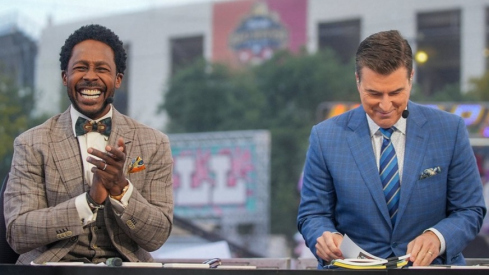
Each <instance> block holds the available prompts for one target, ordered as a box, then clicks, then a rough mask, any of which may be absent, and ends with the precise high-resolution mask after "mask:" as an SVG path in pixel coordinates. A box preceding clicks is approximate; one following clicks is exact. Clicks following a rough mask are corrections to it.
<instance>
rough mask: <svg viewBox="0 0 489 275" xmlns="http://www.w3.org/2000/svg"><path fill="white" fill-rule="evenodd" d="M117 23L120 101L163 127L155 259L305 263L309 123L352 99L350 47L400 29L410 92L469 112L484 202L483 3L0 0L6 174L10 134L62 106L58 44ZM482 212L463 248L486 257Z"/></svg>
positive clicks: (488, 154) (486, 43)
mask: <svg viewBox="0 0 489 275" xmlns="http://www.w3.org/2000/svg"><path fill="white" fill-rule="evenodd" d="M92 23H95V24H101V25H104V26H106V27H108V28H110V29H112V30H113V31H114V32H115V33H116V34H118V35H119V37H120V38H121V40H122V41H123V42H124V44H125V48H126V51H127V54H128V66H127V70H126V72H125V75H124V79H123V85H122V87H121V88H120V89H119V90H117V92H116V96H115V101H114V105H115V107H116V108H117V109H118V110H119V111H121V112H122V113H124V114H127V115H129V116H131V117H133V118H135V119H136V120H138V121H140V122H142V123H145V124H147V125H149V126H152V127H154V128H157V129H159V130H161V131H163V132H165V133H167V134H168V135H169V136H170V141H171V144H172V153H173V156H174V160H175V168H174V195H175V229H174V231H173V232H172V236H171V237H170V239H169V241H168V242H167V243H166V244H165V245H164V246H163V247H162V248H161V249H160V250H158V251H156V252H154V256H155V257H157V258H158V257H159V258H176V257H184V258H209V257H222V258H226V257H227V258H231V257H270V258H280V257H310V256H311V255H310V253H309V252H308V250H307V249H304V247H303V244H302V241H303V240H302V237H301V236H300V234H298V233H297V227H296V222H295V220H296V215H297V208H298V203H299V199H300V197H299V193H300V187H301V172H302V166H303V164H304V159H305V153H306V150H307V146H308V137H309V132H310V129H311V127H312V126H313V125H314V124H316V123H318V122H320V121H322V120H324V119H326V118H329V117H331V116H334V115H337V114H340V113H342V112H345V111H347V110H349V109H351V108H354V107H356V106H358V103H359V97H358V94H357V90H356V86H355V79H354V56H355V52H356V48H357V46H358V44H359V43H360V41H362V40H363V39H364V38H365V37H367V36H368V35H370V34H372V33H375V32H378V31H383V30H390V29H397V30H399V31H400V32H401V34H402V35H403V36H404V37H405V38H406V39H407V40H408V41H409V43H410V44H411V46H412V48H413V51H414V53H415V59H416V63H415V78H414V83H415V85H414V88H413V91H412V93H411V99H412V100H414V101H417V102H419V103H421V104H426V105H430V106H432V107H433V108H440V109H443V110H446V111H448V112H453V113H456V114H458V115H460V116H461V117H463V118H464V119H465V121H466V125H467V127H468V130H469V133H470V138H471V143H472V145H473V148H474V153H475V155H476V158H477V161H478V165H479V171H480V174H481V178H482V181H483V184H484V190H485V191H484V192H485V197H486V198H488V199H489V184H486V182H488V181H489V139H488V137H489V73H488V69H489V0H470V1H466V0H431V1H426V0H410V1H401V0H235V1H224V0H221V1H212V0H175V1H172V0H160V1H158V0H146V1H144V0H140V1H130V0H118V1H109V0H107V1H88V0H87V1H83V2H79V1H61V0H59V1H58V0H16V1H7V0H0V141H1V142H0V178H2V179H3V178H4V177H5V175H6V174H7V173H8V171H9V168H10V162H11V158H12V152H13V148H12V144H13V140H14V138H15V137H16V136H17V135H19V134H20V133H22V132H23V131H25V130H27V129H28V128H30V127H33V126H35V125H38V124H39V123H42V122H43V121H44V120H45V119H47V118H48V117H50V116H52V115H54V114H57V113H59V112H62V111H64V110H66V108H67V107H68V106H69V100H68V97H67V96H66V91H65V88H64V86H63V85H62V82H61V71H60V65H59V52H60V49H61V46H62V45H63V43H64V41H65V39H66V38H67V37H68V36H69V35H70V34H71V33H72V32H73V31H75V30H76V29H78V28H79V27H81V26H83V25H87V24H92ZM487 236H489V222H488V223H485V224H484V227H483V229H482V231H481V234H480V236H479V237H478V240H477V242H475V244H474V246H472V245H471V246H469V247H468V248H467V249H466V251H465V254H466V256H468V257H488V256H489V255H487V254H489V248H488V247H487V245H486V238H487Z"/></svg>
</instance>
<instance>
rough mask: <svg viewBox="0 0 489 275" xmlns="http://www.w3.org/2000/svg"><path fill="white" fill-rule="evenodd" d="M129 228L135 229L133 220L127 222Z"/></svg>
mask: <svg viewBox="0 0 489 275" xmlns="http://www.w3.org/2000/svg"><path fill="white" fill-rule="evenodd" d="M126 224H127V226H129V228H131V229H134V228H135V227H136V226H134V223H133V222H132V221H131V220H127V222H126Z"/></svg>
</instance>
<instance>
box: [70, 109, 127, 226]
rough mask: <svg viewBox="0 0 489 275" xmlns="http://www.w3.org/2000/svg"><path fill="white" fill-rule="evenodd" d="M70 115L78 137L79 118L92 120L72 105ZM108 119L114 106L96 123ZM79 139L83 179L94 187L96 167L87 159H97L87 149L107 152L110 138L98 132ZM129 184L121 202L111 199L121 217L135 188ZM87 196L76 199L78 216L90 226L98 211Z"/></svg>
mask: <svg viewBox="0 0 489 275" xmlns="http://www.w3.org/2000/svg"><path fill="white" fill-rule="evenodd" d="M70 115H71V122H72V127H73V133H74V134H75V136H76V131H75V124H76V120H77V119H78V117H83V118H85V119H88V120H91V119H90V118H88V117H86V116H85V115H83V114H81V113H80V112H78V111H77V110H76V109H75V108H74V107H73V105H71V108H70ZM108 117H112V105H111V107H110V111H109V112H108V113H107V114H106V115H105V116H103V117H101V118H100V119H98V120H96V121H100V120H102V119H105V118H108ZM77 139H78V145H79V146H80V152H81V157H82V160H83V178H84V180H85V183H86V184H87V185H88V186H92V181H93V173H92V171H91V169H92V167H94V165H93V164H91V163H89V162H88V161H87V158H88V157H89V156H90V157H94V158H96V157H95V156H93V155H89V154H88V152H87V149H88V148H90V147H92V148H95V149H97V150H99V151H102V152H105V146H107V144H108V140H109V138H108V137H106V136H104V135H102V134H100V133H98V132H90V133H86V134H85V135H81V136H78V137H77ZM128 182H129V188H128V190H127V191H126V193H125V194H124V196H123V197H122V199H121V201H118V200H115V199H112V198H110V202H111V203H112V206H113V207H114V208H115V210H116V214H119V215H120V213H122V212H124V209H125V208H126V207H127V204H128V201H129V198H130V197H131V194H132V191H133V188H134V187H133V186H132V184H131V182H130V181H129V180H128ZM86 196H87V194H86V193H83V194H81V195H79V196H78V197H76V199H75V205H76V209H77V211H78V215H79V216H80V220H81V221H82V223H83V225H87V224H90V223H92V222H94V221H95V220H96V219H97V211H95V212H92V209H91V208H90V206H89V205H88V202H87V198H86Z"/></svg>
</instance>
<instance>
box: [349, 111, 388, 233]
mask: <svg viewBox="0 0 489 275" xmlns="http://www.w3.org/2000/svg"><path fill="white" fill-rule="evenodd" d="M366 120H367V118H366V113H365V111H364V110H363V107H362V106H360V107H358V108H356V109H355V110H354V111H353V112H352V115H351V117H350V120H349V122H348V127H349V128H350V129H351V130H352V134H351V135H348V137H347V140H348V144H349V146H350V150H351V153H352V155H353V158H354V159H355V163H356V165H357V166H358V170H359V171H360V174H361V175H362V177H363V180H364V182H365V185H366V186H367V188H368V189H369V191H370V195H371V196H372V198H373V200H374V202H375V204H376V205H377V207H378V208H379V210H380V212H381V213H382V216H383V217H384V219H385V220H386V221H387V224H389V225H390V226H392V225H391V221H390V217H389V210H388V209H387V204H386V203H385V197H384V192H383V191H382V183H381V181H380V176H379V170H378V168H377V163H376V161H375V154H374V152H373V149H372V142H371V139H370V129H369V128H368V123H367V121H366Z"/></svg>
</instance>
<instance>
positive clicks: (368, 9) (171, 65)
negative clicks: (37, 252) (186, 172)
mask: <svg viewBox="0 0 489 275" xmlns="http://www.w3.org/2000/svg"><path fill="white" fill-rule="evenodd" d="M90 23H98V24H102V25H105V26H107V27H109V28H111V29H113V30H114V31H115V32H116V33H117V34H118V35H119V36H120V37H121V39H122V40H123V41H124V42H125V44H126V47H127V50H128V56H129V60H128V69H127V71H126V74H125V78H124V82H125V84H124V86H123V87H122V88H121V89H120V90H119V92H118V93H117V95H116V106H117V107H118V109H120V110H122V111H123V112H125V113H127V114H129V115H130V116H132V117H134V118H136V119H138V120H140V121H142V122H144V123H146V124H148V125H150V126H153V127H155V128H158V129H162V130H164V129H165V125H166V124H167V121H168V120H167V117H166V115H165V114H164V113H157V109H158V106H159V105H160V104H162V103H163V100H164V97H163V95H164V91H165V87H166V85H167V81H168V79H169V77H170V76H171V75H172V73H174V72H175V71H176V70H177V69H178V68H181V67H182V66H185V64H189V63H191V62H192V61H194V60H195V59H197V58H200V57H204V58H205V59H207V60H211V61H219V62H228V63H231V64H239V63H240V62H241V63H246V62H248V63H249V62H256V60H259V58H267V57H269V56H270V55H272V54H273V51H274V50H275V49H279V48H288V49H290V50H291V51H298V50H299V49H300V48H301V47H305V48H306V49H307V50H308V51H310V52H314V51H317V50H320V49H321V48H324V47H330V48H332V49H334V50H336V51H337V53H338V55H339V56H340V58H341V60H343V61H344V62H348V61H349V60H351V58H352V57H353V56H354V54H355V51H356V47H357V45H358V43H359V42H360V41H361V40H362V39H364V38H365V37H366V36H368V35H370V34H372V33H374V32H377V31H381V30H388V29H398V30H400V31H401V33H402V34H403V35H404V36H405V37H406V38H407V39H408V40H409V42H410V43H411V45H412V47H413V50H414V51H415V52H421V53H422V54H424V55H421V57H425V58H427V59H426V60H425V61H424V62H423V60H421V59H420V62H418V63H417V67H416V70H417V73H416V83H417V84H418V85H419V87H420V88H421V92H423V93H425V94H427V95H429V94H431V93H433V92H434V91H436V90H439V89H442V88H443V87H445V86H446V85H448V84H454V85H460V87H461V89H462V90H464V91H465V90H466V89H467V88H468V81H469V79H471V78H473V77H480V76H481V75H482V74H483V73H484V72H485V70H486V69H487V68H488V57H487V56H488V55H489V50H488V48H489V46H488V45H489V38H488V37H489V31H488V29H489V0H472V1H464V0H432V1H423V0H412V1H389V0H349V1H337V0H263V1H258V0H238V1H219V2H215V3H213V2H208V3H199V4H189V5H182V6H175V7H165V8H155V9H151V10H147V11H140V12H136V13H128V14H122V15H114V16H110V17H104V18H98V19H91V20H86V21H80V22H76V23H69V24H63V25H56V26H48V27H46V28H45V29H44V30H43V32H42V35H41V38H40V40H39V57H38V62H37V67H36V68H37V69H36V88H37V90H38V91H39V93H40V97H39V98H40V100H39V101H38V106H37V111H38V112H40V113H43V112H48V113H53V112H58V111H60V110H61V108H64V106H65V105H66V104H65V105H63V102H61V101H62V100H61V98H62V97H61V95H62V93H64V88H63V87H62V84H61V78H60V69H59V61H58V54H59V49H60V47H61V45H62V44H63V42H64V39H66V37H67V36H68V35H69V34H70V33H72V32H73V31H74V30H75V29H77V28H78V27H80V26H82V25H86V24H90ZM352 73H353V72H352Z"/></svg>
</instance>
